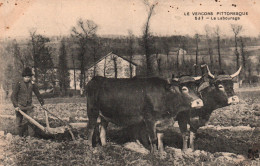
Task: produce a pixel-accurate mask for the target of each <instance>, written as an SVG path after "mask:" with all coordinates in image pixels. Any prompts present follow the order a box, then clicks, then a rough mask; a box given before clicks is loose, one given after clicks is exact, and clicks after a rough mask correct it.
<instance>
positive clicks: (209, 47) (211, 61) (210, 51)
mask: <svg viewBox="0 0 260 166" xmlns="http://www.w3.org/2000/svg"><path fill="white" fill-rule="evenodd" d="M205 31H206V40H207V44H208V54H209V58H210V68H211V70H212V71H214V61H213V49H212V40H211V33H212V32H211V28H210V27H209V26H208V25H206V26H205Z"/></svg>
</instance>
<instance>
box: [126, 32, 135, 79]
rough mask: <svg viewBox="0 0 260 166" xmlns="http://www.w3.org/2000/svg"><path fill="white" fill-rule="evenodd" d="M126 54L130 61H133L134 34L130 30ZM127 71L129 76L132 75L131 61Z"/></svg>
mask: <svg viewBox="0 0 260 166" xmlns="http://www.w3.org/2000/svg"><path fill="white" fill-rule="evenodd" d="M127 54H128V57H129V60H130V62H132V61H133V56H134V35H133V32H132V31H131V30H129V31H128V50H127ZM129 71H130V78H132V77H133V66H132V64H131V63H129Z"/></svg>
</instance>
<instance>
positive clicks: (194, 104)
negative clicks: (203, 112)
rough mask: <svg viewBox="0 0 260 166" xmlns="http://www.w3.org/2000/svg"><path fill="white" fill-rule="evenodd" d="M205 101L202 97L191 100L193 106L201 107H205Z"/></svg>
mask: <svg viewBox="0 0 260 166" xmlns="http://www.w3.org/2000/svg"><path fill="white" fill-rule="evenodd" d="M203 106H204V105H203V101H202V100H201V99H196V100H194V101H192V102H191V108H196V109H197V108H201V107H203Z"/></svg>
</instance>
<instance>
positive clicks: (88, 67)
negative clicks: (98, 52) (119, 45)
mask: <svg viewBox="0 0 260 166" xmlns="http://www.w3.org/2000/svg"><path fill="white" fill-rule="evenodd" d="M112 54H113V55H116V56H118V57H120V58H122V59H124V60H125V61H128V62H129V63H131V64H133V65H135V66H137V64H136V63H134V62H132V61H130V60H129V59H127V58H125V57H123V56H120V55H117V54H114V53H113V52H110V53H108V54H107V55H105V56H103V57H101V58H100V59H98V60H97V61H96V62H94V63H92V64H91V65H89V66H87V67H86V68H87V70H88V69H90V68H91V67H93V66H94V65H96V64H98V63H99V62H100V61H102V60H103V59H105V58H106V57H108V56H110V55H112Z"/></svg>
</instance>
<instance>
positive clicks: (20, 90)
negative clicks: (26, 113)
mask: <svg viewBox="0 0 260 166" xmlns="http://www.w3.org/2000/svg"><path fill="white" fill-rule="evenodd" d="M32 92H34V94H35V95H36V96H37V98H38V100H39V102H40V103H41V104H43V103H44V101H43V98H42V97H41V94H40V92H39V90H38V87H37V85H36V84H32V83H31V82H29V83H28V87H27V86H26V84H25V82H24V81H19V82H17V83H16V84H15V87H14V89H13V93H12V95H11V100H12V103H13V105H14V107H18V106H19V107H26V106H31V105H32Z"/></svg>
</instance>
